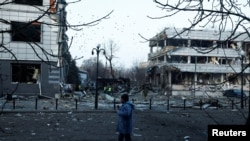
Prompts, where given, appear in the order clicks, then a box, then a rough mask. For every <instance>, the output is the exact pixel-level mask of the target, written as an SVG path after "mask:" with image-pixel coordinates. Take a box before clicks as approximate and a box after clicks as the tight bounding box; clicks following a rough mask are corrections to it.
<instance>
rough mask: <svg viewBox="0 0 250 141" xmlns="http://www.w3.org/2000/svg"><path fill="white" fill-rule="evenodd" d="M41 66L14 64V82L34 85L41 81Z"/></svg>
mask: <svg viewBox="0 0 250 141" xmlns="http://www.w3.org/2000/svg"><path fill="white" fill-rule="evenodd" d="M40 70H41V65H40V64H19V63H14V64H12V82H18V83H27V84H33V83H38V82H39V81H40V74H41V73H40Z"/></svg>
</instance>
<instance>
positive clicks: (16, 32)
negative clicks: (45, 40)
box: [11, 22, 41, 42]
mask: <svg viewBox="0 0 250 141" xmlns="http://www.w3.org/2000/svg"><path fill="white" fill-rule="evenodd" d="M11 29H12V32H11V33H12V41H24V42H41V24H40V23H38V22H34V23H23V22H11Z"/></svg>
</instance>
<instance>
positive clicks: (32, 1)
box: [14, 0, 43, 6]
mask: <svg viewBox="0 0 250 141" xmlns="http://www.w3.org/2000/svg"><path fill="white" fill-rule="evenodd" d="M14 3H16V4H26V5H39V6H42V5H43V0H14Z"/></svg>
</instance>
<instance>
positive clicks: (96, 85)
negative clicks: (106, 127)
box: [92, 45, 105, 109]
mask: <svg viewBox="0 0 250 141" xmlns="http://www.w3.org/2000/svg"><path fill="white" fill-rule="evenodd" d="M94 51H96V55H97V59H96V82H95V109H97V108H98V62H99V53H100V52H101V51H103V54H104V55H105V50H104V49H100V45H97V47H96V48H93V49H92V55H94Z"/></svg>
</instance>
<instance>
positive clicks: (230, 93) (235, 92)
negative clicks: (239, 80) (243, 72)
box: [223, 89, 246, 98]
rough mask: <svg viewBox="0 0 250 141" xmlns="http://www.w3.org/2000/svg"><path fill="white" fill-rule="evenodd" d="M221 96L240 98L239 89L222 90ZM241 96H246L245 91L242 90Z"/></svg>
mask: <svg viewBox="0 0 250 141" xmlns="http://www.w3.org/2000/svg"><path fill="white" fill-rule="evenodd" d="M223 96H226V97H236V98H241V90H240V89H228V90H225V91H224V92H223ZM243 98H246V93H245V92H244V91H243Z"/></svg>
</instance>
